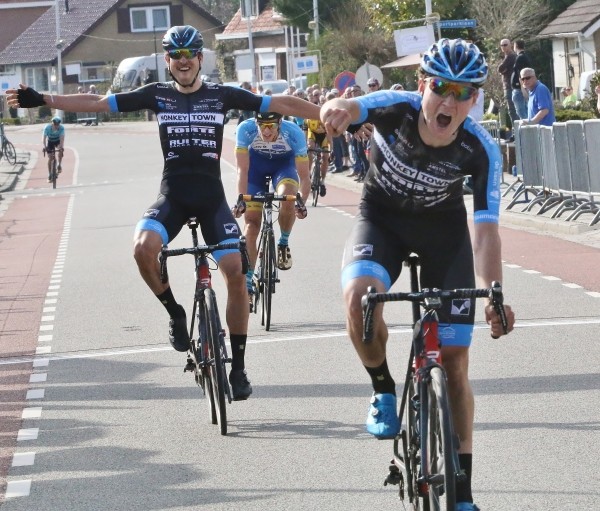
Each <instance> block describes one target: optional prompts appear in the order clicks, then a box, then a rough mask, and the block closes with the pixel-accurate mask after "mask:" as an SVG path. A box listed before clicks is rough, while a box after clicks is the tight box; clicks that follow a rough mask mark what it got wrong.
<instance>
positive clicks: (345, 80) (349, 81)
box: [333, 71, 356, 93]
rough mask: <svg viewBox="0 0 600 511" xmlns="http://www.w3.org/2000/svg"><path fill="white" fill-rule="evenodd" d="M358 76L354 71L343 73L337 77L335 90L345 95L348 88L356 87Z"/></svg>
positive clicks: (334, 83)
mask: <svg viewBox="0 0 600 511" xmlns="http://www.w3.org/2000/svg"><path fill="white" fill-rule="evenodd" d="M355 79H356V76H355V74H354V73H353V72H352V71H342V72H341V73H340V74H338V75H337V76H336V77H335V80H334V81H333V85H335V88H336V89H337V90H339V91H340V93H343V92H344V91H345V90H346V89H347V88H348V87H350V86H352V85H354V84H355V83H356V82H355Z"/></svg>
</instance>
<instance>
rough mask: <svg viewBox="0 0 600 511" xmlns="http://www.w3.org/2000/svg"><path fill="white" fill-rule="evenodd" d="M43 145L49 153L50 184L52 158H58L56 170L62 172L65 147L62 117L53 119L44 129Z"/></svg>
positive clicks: (50, 178)
mask: <svg viewBox="0 0 600 511" xmlns="http://www.w3.org/2000/svg"><path fill="white" fill-rule="evenodd" d="M42 145H43V146H44V150H45V151H46V152H47V153H48V182H50V181H51V180H52V176H51V175H50V174H51V172H52V158H57V157H58V161H57V166H56V170H57V171H58V173H59V174H60V172H61V171H62V159H63V149H64V147H65V127H64V126H63V125H62V121H61V118H60V117H53V118H52V122H51V123H48V124H46V126H45V127H44V132H43V137H42Z"/></svg>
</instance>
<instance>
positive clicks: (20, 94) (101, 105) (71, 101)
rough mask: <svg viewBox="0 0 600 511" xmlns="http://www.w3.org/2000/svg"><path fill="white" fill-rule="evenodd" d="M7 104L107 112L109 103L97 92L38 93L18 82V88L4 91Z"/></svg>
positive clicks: (23, 106) (70, 110)
mask: <svg viewBox="0 0 600 511" xmlns="http://www.w3.org/2000/svg"><path fill="white" fill-rule="evenodd" d="M6 97H7V102H8V105H9V106H12V107H19V108H34V107H37V106H42V105H48V106H49V107H50V108H56V109H58V110H64V111H66V112H108V111H109V105H108V99H107V97H106V96H100V95H99V94H68V95H56V94H40V93H39V92H37V91H36V90H35V89H32V88H31V87H27V85H23V84H20V85H19V88H18V89H8V90H7V91H6Z"/></svg>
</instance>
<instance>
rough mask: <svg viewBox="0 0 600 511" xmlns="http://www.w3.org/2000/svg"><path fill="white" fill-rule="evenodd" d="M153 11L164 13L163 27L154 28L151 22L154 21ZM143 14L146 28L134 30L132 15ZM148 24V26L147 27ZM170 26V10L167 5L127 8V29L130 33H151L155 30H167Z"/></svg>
mask: <svg viewBox="0 0 600 511" xmlns="http://www.w3.org/2000/svg"><path fill="white" fill-rule="evenodd" d="M154 11H166V13H167V20H166V23H165V26H164V27H154V26H153V25H152V21H153V19H154V16H153V14H154ZM134 12H137V13H139V12H144V14H145V15H146V28H134V26H133V13H134ZM148 24H149V26H148ZM170 26H171V10H170V9H169V6H168V5H153V6H151V7H130V8H129V27H130V28H131V32H153V31H154V30H155V29H156V30H167V29H168V28H169V27H170Z"/></svg>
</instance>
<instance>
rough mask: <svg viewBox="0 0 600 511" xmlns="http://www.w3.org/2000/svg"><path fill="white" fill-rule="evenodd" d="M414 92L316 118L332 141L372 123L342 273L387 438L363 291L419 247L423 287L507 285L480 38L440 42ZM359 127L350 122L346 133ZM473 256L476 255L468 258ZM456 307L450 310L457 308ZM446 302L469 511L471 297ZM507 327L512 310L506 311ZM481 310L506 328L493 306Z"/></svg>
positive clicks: (389, 414) (380, 285)
mask: <svg viewBox="0 0 600 511" xmlns="http://www.w3.org/2000/svg"><path fill="white" fill-rule="evenodd" d="M420 71H421V75H420V78H419V85H418V93H410V92H403V91H378V92H374V93H371V94H368V95H366V96H362V97H360V98H356V99H334V100H332V101H329V102H327V103H326V104H325V105H323V107H322V109H321V120H322V121H323V123H324V124H325V126H326V128H327V130H328V132H329V133H330V134H331V135H333V136H336V135H338V134H340V133H343V132H344V131H345V130H346V129H347V128H349V126H350V125H351V124H353V125H360V124H362V123H365V122H368V123H372V124H373V126H374V130H373V133H372V138H371V166H370V168H369V171H368V174H367V176H366V178H365V185H364V190H363V194H362V199H361V204H360V214H359V218H358V222H357V223H356V225H355V226H354V229H353V231H352V233H351V235H350V237H349V239H348V241H347V244H346V248H345V252H344V259H343V270H342V286H343V292H344V300H345V303H346V314H347V327H348V333H349V336H350V338H351V340H352V342H353V344H354V347H355V349H356V351H357V352H358V355H359V357H360V359H361V361H362V363H363V365H364V366H365V368H366V370H367V372H368V373H369V375H370V376H371V380H372V384H373V390H374V392H373V396H372V398H371V404H370V407H369V412H368V417H367V431H368V432H369V433H371V434H373V435H375V436H376V437H378V438H394V437H395V436H396V435H397V434H398V432H399V428H400V424H399V422H398V415H397V406H396V390H395V388H396V384H395V382H394V379H393V378H392V376H391V374H390V371H389V369H388V366H387V359H386V342H387V338H388V332H387V327H386V324H385V322H384V320H383V307H382V306H378V308H377V309H376V312H375V323H374V332H375V338H374V340H373V343H372V344H368V345H367V344H363V342H362V329H363V316H362V307H361V297H362V296H363V295H364V294H365V293H366V291H367V288H368V287H369V286H374V287H375V288H376V289H377V291H378V292H385V291H387V290H388V289H389V288H390V286H391V285H392V284H393V283H394V281H395V280H396V279H397V278H398V276H399V274H400V271H401V268H402V266H401V265H402V261H403V260H404V259H405V258H406V257H407V256H408V255H409V254H410V253H411V252H415V253H417V254H418V255H419V257H420V260H421V285H422V286H423V287H427V288H434V287H437V288H442V289H453V288H461V287H474V285H475V274H476V275H477V277H478V278H479V280H480V281H481V284H482V286H484V287H489V286H490V285H491V283H492V281H501V280H502V263H501V246H500V236H499V233H498V214H499V206H500V181H501V179H500V177H501V174H500V173H501V172H502V160H501V156H500V152H499V150H498V147H497V145H496V144H495V142H494V141H493V140H492V139H491V138H490V137H489V135H488V134H487V133H486V132H485V130H484V129H482V128H481V127H480V126H478V125H477V123H476V122H474V121H473V120H472V119H470V118H469V117H467V115H468V113H469V110H470V108H471V107H472V106H473V105H474V104H475V101H476V99H477V94H478V89H479V88H480V87H481V86H482V85H483V83H484V82H485V80H486V78H487V74H488V67H487V64H486V61H485V59H484V57H483V55H482V54H481V53H480V51H479V49H478V48H477V46H476V45H474V44H470V43H467V42H465V41H463V40H461V39H455V40H449V39H441V40H440V41H438V42H437V43H435V44H433V45H432V46H431V47H430V48H429V50H428V51H427V52H426V53H425V54H424V55H423V57H422V60H421V69H420ZM352 129H355V128H352V126H350V130H352ZM465 175H471V176H473V190H474V194H473V203H474V223H475V229H474V243H473V246H472V245H471V239H470V236H469V229H468V225H467V212H466V208H465V204H464V200H463V187H462V182H463V178H464V177H465ZM473 256H474V257H473ZM453 305H455V306H453ZM456 305H458V304H452V303H446V304H444V307H443V310H441V311H440V323H441V324H440V336H441V339H442V344H443V347H442V350H443V355H442V359H443V361H444V366H445V369H446V371H447V375H448V387H449V394H450V400H451V408H452V414H453V421H454V426H455V430H456V433H457V435H458V436H459V437H460V449H459V458H460V464H461V468H462V469H463V470H464V471H465V473H466V475H467V477H466V478H465V480H464V481H459V482H457V499H456V501H457V502H458V503H459V504H458V506H457V510H458V511H474V510H476V509H478V508H477V506H475V505H474V504H473V497H472V493H471V472H472V437H473V416H474V399H473V392H472V390H471V386H470V383H469V379H468V366H469V351H468V350H469V345H470V344H471V338H472V334H473V323H474V316H475V308H474V304H473V303H463V304H462V306H461V307H458V306H456ZM506 315H507V319H508V323H509V330H512V328H513V325H514V314H513V312H512V310H511V308H510V307H509V306H506ZM485 317H486V320H487V322H488V323H489V324H490V326H491V332H492V334H493V335H494V336H500V335H502V327H501V323H500V319H499V317H498V316H497V315H496V313H495V312H494V310H493V308H492V307H491V305H487V306H486V308H485Z"/></svg>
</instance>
